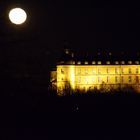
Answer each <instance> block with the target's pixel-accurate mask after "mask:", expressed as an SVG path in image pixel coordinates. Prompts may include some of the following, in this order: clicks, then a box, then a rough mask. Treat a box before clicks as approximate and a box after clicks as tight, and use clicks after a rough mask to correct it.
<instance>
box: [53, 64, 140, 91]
mask: <svg viewBox="0 0 140 140" xmlns="http://www.w3.org/2000/svg"><path fill="white" fill-rule="evenodd" d="M56 85H57V90H58V91H60V90H63V89H64V88H66V87H69V86H70V87H71V88H72V89H73V90H75V89H79V90H90V89H94V88H97V89H100V88H101V86H105V87H113V88H118V87H123V86H125V85H131V86H133V87H134V88H136V89H137V90H139V88H140V87H139V85H140V65H139V64H133V65H131V64H128V65H127V64H124V63H123V62H122V64H120V65H119V64H117V62H116V65H115V64H114V65H111V64H110V62H107V64H106V65H102V64H101V62H98V64H94V62H93V64H91V65H88V62H87V63H85V64H82V65H81V64H80V63H77V64H71V65H70V64H68V65H66V64H64V65H63V64H62V65H60V64H59V65H57V69H56Z"/></svg>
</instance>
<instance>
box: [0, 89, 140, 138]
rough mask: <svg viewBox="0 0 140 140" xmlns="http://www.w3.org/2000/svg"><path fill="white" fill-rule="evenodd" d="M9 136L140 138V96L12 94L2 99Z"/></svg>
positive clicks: (5, 127)
mask: <svg viewBox="0 0 140 140" xmlns="http://www.w3.org/2000/svg"><path fill="white" fill-rule="evenodd" d="M1 107H2V112H1V114H2V116H4V117H3V119H2V122H3V127H2V128H3V131H4V133H3V134H4V135H5V138H8V137H10V138H12V137H13V138H14V139H19V140H24V139H30V140H31V139H41V140H42V139H43V140H48V139H49V140H52V139H77V140H81V139H82V140H93V139H95V140H98V139H102V140H104V139H107V140H108V139H113V140H114V139H116V140H118V139H140V95H138V94H135V93H134V94H132V93H131V94H115V95H110V94H98V95H97V94H96V95H75V96H65V97H57V96H55V95H48V94H47V93H44V92H41V93H35V92H33V93H32V92H28V93H27V92H26V93H25V92H20V93H19V92H18V93H10V94H8V95H6V96H4V97H3V99H2V101H1Z"/></svg>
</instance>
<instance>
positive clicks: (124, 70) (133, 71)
mask: <svg viewBox="0 0 140 140" xmlns="http://www.w3.org/2000/svg"><path fill="white" fill-rule="evenodd" d="M82 73H83V74H95V73H96V74H101V73H106V74H109V73H110V74H111V73H115V74H120V73H122V74H125V73H128V74H138V73H139V68H136V69H132V68H121V69H120V68H114V69H112V68H111V69H109V68H106V69H105V68H103V69H102V68H97V69H91V68H89V69H88V68H85V69H80V68H79V69H77V74H82Z"/></svg>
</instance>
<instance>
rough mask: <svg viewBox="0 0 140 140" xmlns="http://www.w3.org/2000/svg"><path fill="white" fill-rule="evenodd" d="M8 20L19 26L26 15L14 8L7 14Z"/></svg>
mask: <svg viewBox="0 0 140 140" xmlns="http://www.w3.org/2000/svg"><path fill="white" fill-rule="evenodd" d="M9 19H10V21H11V22H12V23H13V24H16V25H20V24H22V23H24V22H25V21H26V19H27V14H26V12H25V11H24V10H23V9H21V8H14V9H11V10H10V12H9Z"/></svg>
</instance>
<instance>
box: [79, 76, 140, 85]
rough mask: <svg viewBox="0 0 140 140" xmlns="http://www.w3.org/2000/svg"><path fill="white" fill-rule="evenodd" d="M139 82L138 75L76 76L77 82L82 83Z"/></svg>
mask: <svg viewBox="0 0 140 140" xmlns="http://www.w3.org/2000/svg"><path fill="white" fill-rule="evenodd" d="M102 82H105V83H113V82H115V83H123V82H124V83H139V82H140V77H139V76H128V77H124V76H121V77H119V76H115V77H113V78H112V77H110V76H107V77H104V78H103V77H100V76H98V77H97V78H95V77H85V78H81V77H78V78H77V83H79V84H80V83H84V84H90V83H102Z"/></svg>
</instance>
